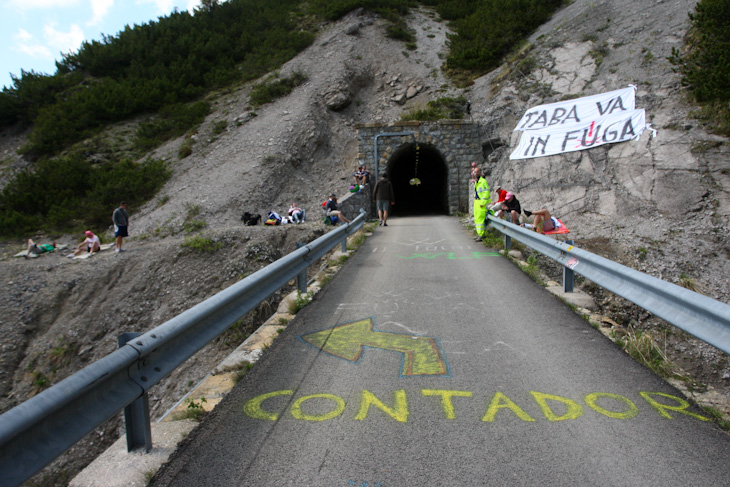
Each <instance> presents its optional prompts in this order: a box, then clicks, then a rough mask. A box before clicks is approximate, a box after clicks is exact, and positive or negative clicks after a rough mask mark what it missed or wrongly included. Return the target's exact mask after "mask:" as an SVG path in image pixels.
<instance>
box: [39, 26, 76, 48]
mask: <svg viewBox="0 0 730 487" xmlns="http://www.w3.org/2000/svg"><path fill="white" fill-rule="evenodd" d="M43 38H44V39H45V41H46V44H47V45H48V47H49V48H51V49H53V50H55V51H56V52H62V53H68V52H71V51H75V50H77V49H78V48H79V47H80V46H81V43H82V42H83V41H84V31H82V30H81V27H79V26H78V25H76V24H71V27H70V28H69V31H68V32H62V31H60V30H57V29H56V26H55V24H47V25H45V26H43Z"/></svg>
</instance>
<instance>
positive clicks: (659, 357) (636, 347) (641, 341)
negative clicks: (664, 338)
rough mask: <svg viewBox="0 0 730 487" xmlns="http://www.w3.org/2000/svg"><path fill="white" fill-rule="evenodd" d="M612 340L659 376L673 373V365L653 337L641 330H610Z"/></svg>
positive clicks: (668, 375) (667, 375)
mask: <svg viewBox="0 0 730 487" xmlns="http://www.w3.org/2000/svg"><path fill="white" fill-rule="evenodd" d="M612 337H613V338H614V341H615V342H616V343H617V344H618V345H619V346H620V347H621V348H623V349H624V351H625V352H626V353H628V354H629V355H631V357H632V358H633V359H634V360H636V361H637V362H640V363H642V364H644V365H645V366H647V367H649V368H650V369H651V370H653V371H654V373H656V374H657V375H659V376H661V377H670V376H672V375H673V374H674V370H675V367H674V365H673V364H672V363H671V362H670V361H669V359H668V358H667V354H666V352H665V351H664V350H662V349H661V348H660V347H659V346H658V345H657V343H656V342H655V341H654V339H653V338H652V337H651V336H650V335H649V334H648V333H646V332H643V331H641V330H638V331H637V330H634V329H628V330H620V329H616V330H613V332H612Z"/></svg>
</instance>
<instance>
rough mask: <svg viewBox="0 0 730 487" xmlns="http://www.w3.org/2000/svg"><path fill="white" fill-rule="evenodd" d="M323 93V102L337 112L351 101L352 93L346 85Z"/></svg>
mask: <svg viewBox="0 0 730 487" xmlns="http://www.w3.org/2000/svg"><path fill="white" fill-rule="evenodd" d="M333 90H334V91H329V92H327V93H326V94H325V97H324V104H325V105H326V106H327V108H328V109H330V110H332V111H333V112H339V111H340V110H344V109H345V108H347V107H348V106H349V105H350V103H352V93H350V90H349V89H347V88H346V87H336V88H333Z"/></svg>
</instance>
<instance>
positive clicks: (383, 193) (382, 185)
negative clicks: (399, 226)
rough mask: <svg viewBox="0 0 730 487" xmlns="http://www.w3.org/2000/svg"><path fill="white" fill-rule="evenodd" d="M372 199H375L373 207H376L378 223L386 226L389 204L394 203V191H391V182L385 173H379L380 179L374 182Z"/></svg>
mask: <svg viewBox="0 0 730 487" xmlns="http://www.w3.org/2000/svg"><path fill="white" fill-rule="evenodd" d="M373 201H375V207H376V208H377V209H378V218H380V223H379V225H382V226H384V227H387V226H388V212H389V211H390V205H395V193H394V191H393V184H392V183H391V182H390V181H389V180H388V175H387V174H386V173H383V174H381V175H380V179H379V180H378V182H377V183H375V188H373Z"/></svg>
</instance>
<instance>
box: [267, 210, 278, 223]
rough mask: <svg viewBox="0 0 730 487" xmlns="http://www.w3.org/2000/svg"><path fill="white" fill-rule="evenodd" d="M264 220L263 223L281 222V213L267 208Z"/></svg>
mask: <svg viewBox="0 0 730 487" xmlns="http://www.w3.org/2000/svg"><path fill="white" fill-rule="evenodd" d="M266 222H269V223H266ZM266 222H264V225H271V224H272V222H273V224H274V225H280V224H281V215H279V214H278V213H277V212H275V211H273V210H269V211H268V212H266Z"/></svg>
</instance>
